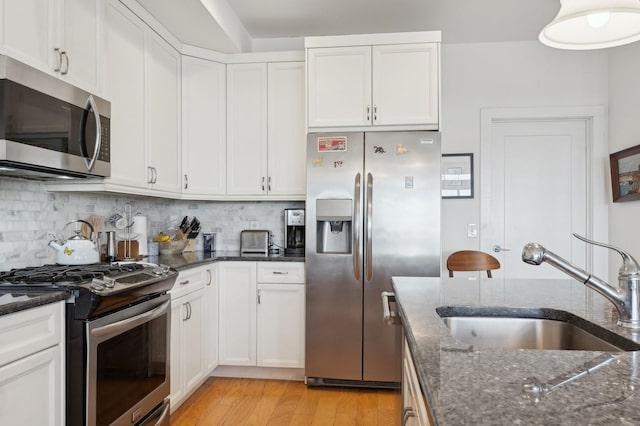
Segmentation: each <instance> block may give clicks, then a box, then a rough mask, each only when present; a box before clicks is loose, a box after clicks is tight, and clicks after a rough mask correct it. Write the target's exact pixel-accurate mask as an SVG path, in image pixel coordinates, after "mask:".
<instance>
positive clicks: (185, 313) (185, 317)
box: [182, 303, 189, 321]
mask: <svg viewBox="0 0 640 426" xmlns="http://www.w3.org/2000/svg"><path fill="white" fill-rule="evenodd" d="M182 306H184V316H183V317H182V321H187V320H188V319H189V307H188V306H187V304H186V303H183V304H182Z"/></svg>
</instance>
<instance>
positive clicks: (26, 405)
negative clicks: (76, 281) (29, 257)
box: [0, 302, 65, 426]
mask: <svg viewBox="0 0 640 426" xmlns="http://www.w3.org/2000/svg"><path fill="white" fill-rule="evenodd" d="M63 321H64V302H58V303H53V304H49V305H44V306H40V307H37V308H33V309H28V310H25V311H20V312H16V313H13V314H8V315H4V316H2V317H0V424H2V425H59V426H62V425H64V424H65V419H64V415H65V406H64V404H65V399H64V395H65V381H64V369H63V362H64V349H63V340H64V331H63ZM34 401H36V403H37V407H38V408H37V409H34V407H35V406H34Z"/></svg>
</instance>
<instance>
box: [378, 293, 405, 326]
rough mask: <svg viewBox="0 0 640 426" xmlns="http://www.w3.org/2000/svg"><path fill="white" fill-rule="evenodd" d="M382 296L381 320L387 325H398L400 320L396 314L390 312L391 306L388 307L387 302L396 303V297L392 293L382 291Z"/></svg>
mask: <svg viewBox="0 0 640 426" xmlns="http://www.w3.org/2000/svg"><path fill="white" fill-rule="evenodd" d="M380 295H381V296H382V320H383V321H384V322H386V323H387V324H389V325H393V324H400V322H401V321H400V318H399V317H398V313H397V312H393V311H392V310H391V306H389V302H395V301H396V295H395V293H393V292H392V291H383V292H382V293H381V294H380Z"/></svg>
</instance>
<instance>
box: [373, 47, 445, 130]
mask: <svg viewBox="0 0 640 426" xmlns="http://www.w3.org/2000/svg"><path fill="white" fill-rule="evenodd" d="M372 61H373V124H374V125H394V124H396V125H402V124H434V125H437V124H438V71H439V60H438V44H437V43H417V44H404V45H402V44H400V45H385V46H373V59H372Z"/></svg>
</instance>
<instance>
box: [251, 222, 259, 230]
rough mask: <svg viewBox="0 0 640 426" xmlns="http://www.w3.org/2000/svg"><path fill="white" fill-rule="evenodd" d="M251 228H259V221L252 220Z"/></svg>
mask: <svg viewBox="0 0 640 426" xmlns="http://www.w3.org/2000/svg"><path fill="white" fill-rule="evenodd" d="M249 229H258V221H257V220H252V221H251V222H249Z"/></svg>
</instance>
